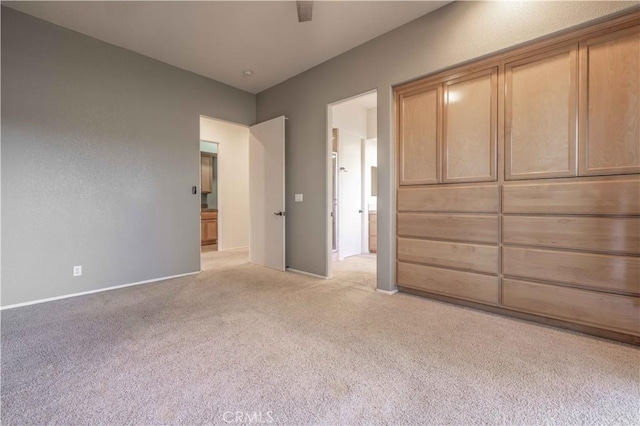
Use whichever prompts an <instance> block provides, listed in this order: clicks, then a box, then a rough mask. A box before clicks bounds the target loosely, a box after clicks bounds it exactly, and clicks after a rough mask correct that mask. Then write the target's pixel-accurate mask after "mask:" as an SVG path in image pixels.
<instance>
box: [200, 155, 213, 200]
mask: <svg viewBox="0 0 640 426" xmlns="http://www.w3.org/2000/svg"><path fill="white" fill-rule="evenodd" d="M212 176H213V159H212V158H211V156H208V155H202V156H200V192H201V193H203V194H209V193H211V190H212V186H213V183H212V181H211V177H212Z"/></svg>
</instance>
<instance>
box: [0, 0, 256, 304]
mask: <svg viewBox="0 0 640 426" xmlns="http://www.w3.org/2000/svg"><path fill="white" fill-rule="evenodd" d="M255 111H256V110H255V96H254V95H251V94H249V93H246V92H243V91H240V90H237V89H234V88H231V87H229V86H226V85H223V84H221V83H218V82H215V81H212V80H209V79H207V78H204V77H200V76H197V75H195V74H192V73H189V72H187V71H183V70H180V69H178V68H175V67H172V66H170V65H167V64H164V63H161V62H158V61H155V60H153V59H150V58H147V57H144V56H141V55H138V54H136V53H133V52H130V51H127V50H125V49H121V48H118V47H115V46H112V45H109V44H107V43H104V42H101V41H98V40H96V39H93V38H90V37H87V36H84V35H81V34H79V33H76V32H73V31H69V30H66V29H64V28H61V27H58V26H55V25H53V24H50V23H47V22H44V21H41V20H38V19H36V18H33V17H30V16H28V15H25V14H22V13H19V12H16V11H13V10H11V9H8V8H6V7H2V163H1V166H2V293H1V297H2V306H7V305H12V304H16V303H21V302H28V301H33V300H38V299H43V298H49V297H55V296H61V295H65V294H71V293H76V292H83V291H89V290H95V289H100V288H104V287H110V286H115V285H122V284H127V283H132V282H137V281H143V280H150V279H155V278H159V277H164V276H170V275H177V274H183V273H189V272H194V271H198V270H199V269H200V252H199V242H200V231H199V229H200V222H199V211H200V210H199V209H200V195H197V196H196V195H192V194H191V192H190V191H191V186H192V185H199V141H200V135H199V116H200V114H204V115H207V116H210V117H217V118H221V119H224V120H228V121H232V122H237V123H241V124H253V123H254V122H255ZM74 265H82V267H83V276H82V277H78V278H74V277H73V276H72V267H73V266H74Z"/></svg>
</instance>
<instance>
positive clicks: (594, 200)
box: [502, 179, 640, 215]
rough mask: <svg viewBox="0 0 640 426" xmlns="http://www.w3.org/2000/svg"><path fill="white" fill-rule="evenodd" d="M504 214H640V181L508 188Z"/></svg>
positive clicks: (505, 188) (506, 187)
mask: <svg viewBox="0 0 640 426" xmlns="http://www.w3.org/2000/svg"><path fill="white" fill-rule="evenodd" d="M502 203H503V211H504V213H540V214H576V215H580V214H611V215H638V214H640V180H638V179H630V180H615V181H613V180H612V181H592V182H567V183H539V184H531V185H505V186H504V187H503V200H502Z"/></svg>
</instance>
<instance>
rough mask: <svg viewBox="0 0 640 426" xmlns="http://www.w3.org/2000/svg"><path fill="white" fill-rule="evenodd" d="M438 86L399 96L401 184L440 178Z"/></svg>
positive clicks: (432, 181) (415, 183) (412, 183)
mask: <svg viewBox="0 0 640 426" xmlns="http://www.w3.org/2000/svg"><path fill="white" fill-rule="evenodd" d="M438 92H439V89H438V88H437V87H433V88H430V89H426V90H424V91H421V92H419V93H415V94H407V95H403V96H401V97H400V153H399V154H400V185H419V184H429V183H437V182H438V179H439V161H438V156H439V155H438V150H439V147H438V139H439V136H438V132H439V129H438V128H439V125H438V119H439V112H438V109H439V106H438V105H439V97H440V96H439V95H438Z"/></svg>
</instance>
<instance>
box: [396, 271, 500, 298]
mask: <svg viewBox="0 0 640 426" xmlns="http://www.w3.org/2000/svg"><path fill="white" fill-rule="evenodd" d="M398 285H400V286H403V287H409V288H414V289H417V290H423V291H428V292H432V293H439V294H444V295H446V296H452V297H459V298H461V299H466V300H475V301H477V302H482V303H489V304H493V305H495V304H497V303H498V279H497V278H496V277H492V276H489V275H480V274H474V273H471V272H460V271H453V270H450V269H442V268H435V267H431V266H423V265H414V264H410V263H402V262H398Z"/></svg>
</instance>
